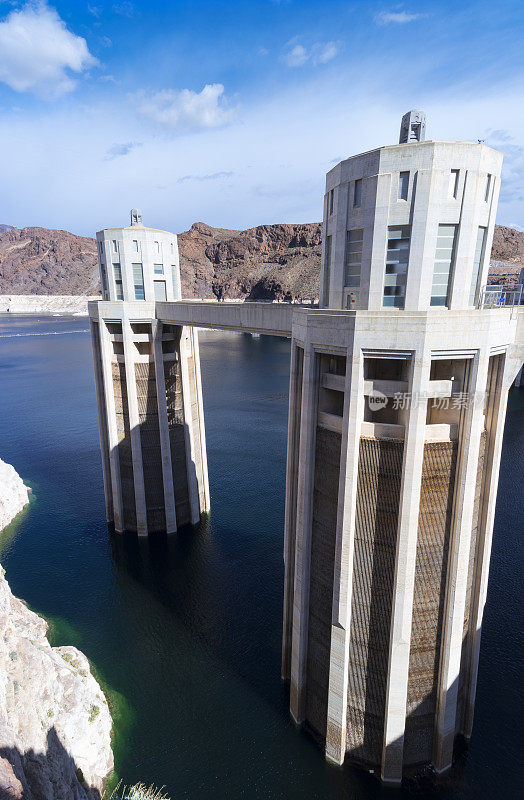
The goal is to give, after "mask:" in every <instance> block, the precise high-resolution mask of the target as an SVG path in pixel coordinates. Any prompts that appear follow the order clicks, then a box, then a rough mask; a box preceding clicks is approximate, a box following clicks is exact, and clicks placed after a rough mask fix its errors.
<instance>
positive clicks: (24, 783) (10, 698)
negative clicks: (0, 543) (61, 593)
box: [0, 461, 113, 800]
mask: <svg viewBox="0 0 524 800" xmlns="http://www.w3.org/2000/svg"><path fill="white" fill-rule="evenodd" d="M26 503H27V488H26V487H25V486H24V484H23V483H22V480H21V478H20V477H19V475H17V473H16V472H15V470H14V469H13V467H11V466H10V465H9V464H5V463H4V462H3V461H0V529H2V528H3V527H5V525H7V524H8V523H9V522H10V521H11V520H12V519H13V518H14V517H15V516H16V515H17V514H18V513H19V511H20V510H21V509H22V508H23V507H24V505H25V504H26ZM46 633H47V623H46V622H45V620H43V619H41V617H39V616H37V615H36V614H34V613H33V612H32V611H30V610H29V609H28V608H27V606H26V605H25V604H24V603H23V602H22V600H19V599H18V598H16V597H14V595H13V594H12V592H11V589H10V588H9V584H8V583H7V581H6V579H5V576H4V570H3V569H2V567H0V800H100V797H101V795H102V792H103V788H104V782H105V779H106V778H107V776H108V775H109V773H110V772H111V771H112V769H113V753H112V751H111V716H110V714H109V709H108V706H107V702H106V699H105V697H104V695H103V693H102V690H101V689H100V687H99V685H98V683H97V682H96V680H95V678H94V677H93V675H92V674H91V670H90V666H89V662H88V660H87V658H86V657H85V656H84V655H83V654H82V653H80V652H79V651H78V650H77V649H76V648H74V647H51V645H50V644H49V642H48V640H47V637H46Z"/></svg>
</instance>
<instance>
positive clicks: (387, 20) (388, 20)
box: [375, 11, 428, 25]
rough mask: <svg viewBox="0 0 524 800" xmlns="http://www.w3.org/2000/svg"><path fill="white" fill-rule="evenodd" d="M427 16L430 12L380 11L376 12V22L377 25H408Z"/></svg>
mask: <svg viewBox="0 0 524 800" xmlns="http://www.w3.org/2000/svg"><path fill="white" fill-rule="evenodd" d="M427 16H428V14H417V13H415V14H412V13H410V12H409V11H379V12H378V14H375V22H376V23H377V25H406V24H407V23H408V22H415V20H417V19H425V18H426V17H427Z"/></svg>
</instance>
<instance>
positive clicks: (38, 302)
mask: <svg viewBox="0 0 524 800" xmlns="http://www.w3.org/2000/svg"><path fill="white" fill-rule="evenodd" d="M101 299H102V298H101V297H100V296H98V295H95V296H92V297H91V296H85V295H72V294H48V295H43V294H2V295H0V314H5V313H7V312H10V313H12V314H51V315H53V316H61V315H62V314H68V315H69V314H72V315H73V316H75V317H83V316H85V317H87V303H88V301H89V300H101Z"/></svg>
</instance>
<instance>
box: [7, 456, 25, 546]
mask: <svg viewBox="0 0 524 800" xmlns="http://www.w3.org/2000/svg"><path fill="white" fill-rule="evenodd" d="M28 492H29V489H28V488H27V486H24V482H23V480H22V478H21V477H20V475H19V474H18V473H17V472H16V470H15V469H14V467H12V466H11V464H6V463H5V461H1V460H0V531H1V530H2V528H5V527H6V525H9V523H10V522H11V520H13V519H14V518H15V517H16V515H17V514H19V513H20V511H21V510H22V509H23V507H24V506H26V505H27V503H28V502H29V499H28Z"/></svg>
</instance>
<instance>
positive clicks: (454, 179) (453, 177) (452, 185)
mask: <svg viewBox="0 0 524 800" xmlns="http://www.w3.org/2000/svg"><path fill="white" fill-rule="evenodd" d="M459 174H460V170H458V169H452V170H451V172H450V173H449V191H448V195H449V197H455V198H456V197H458V188H459Z"/></svg>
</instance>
